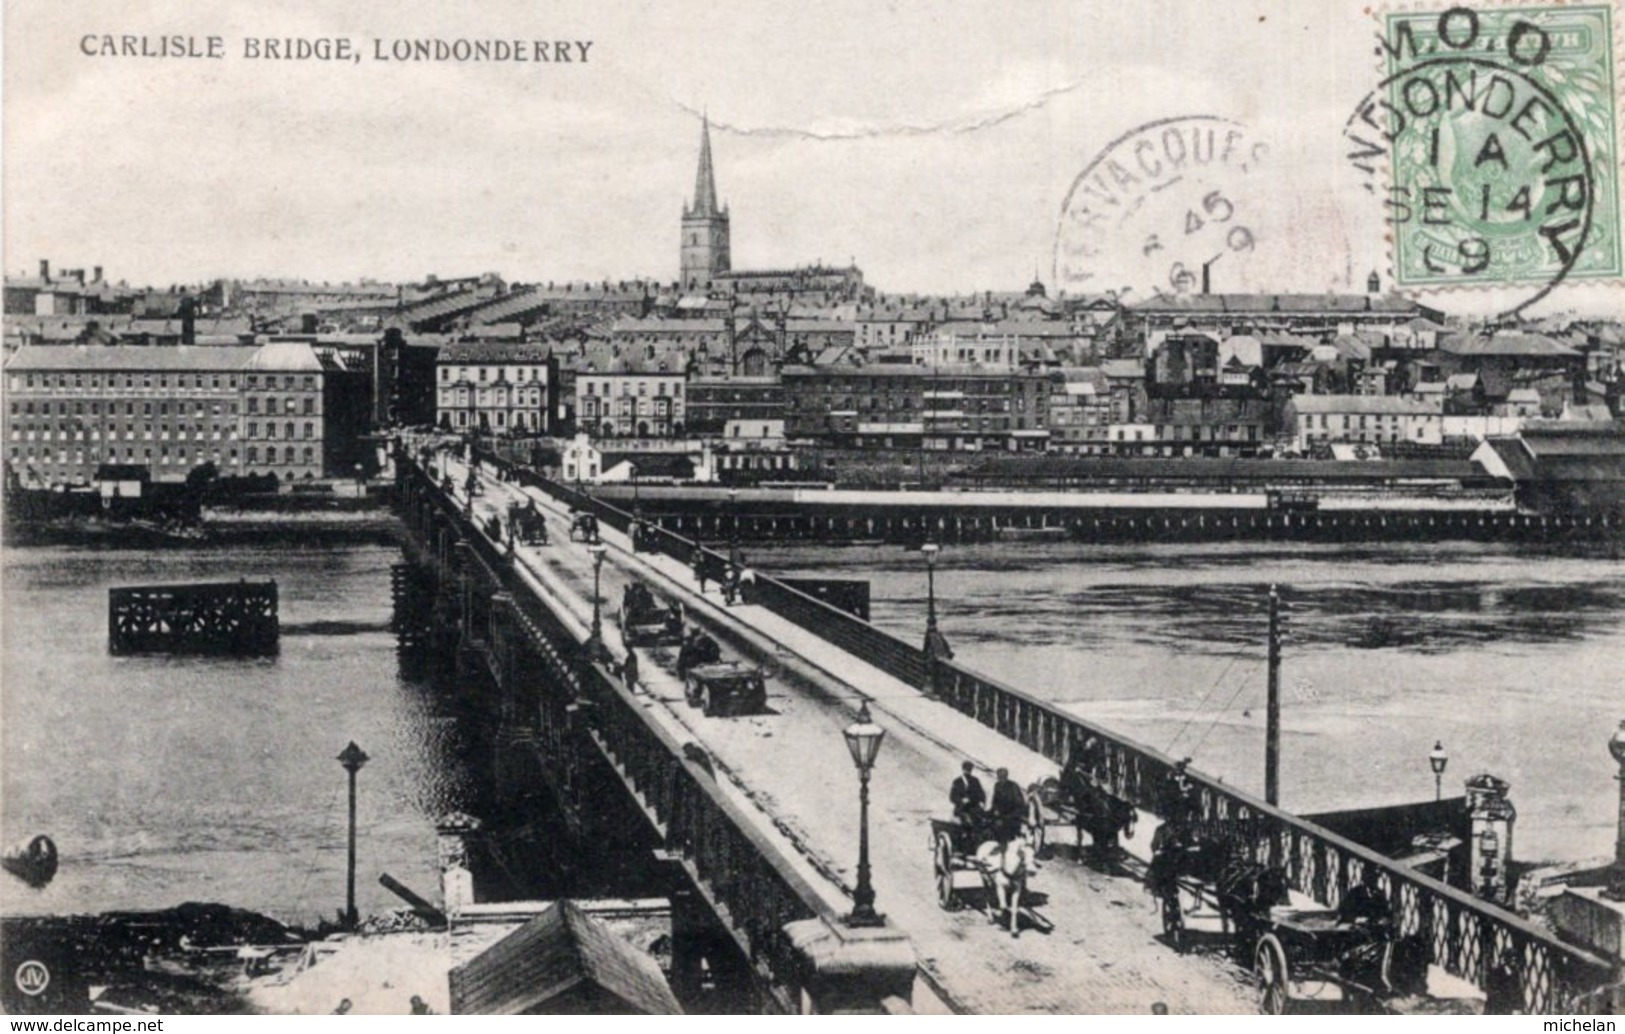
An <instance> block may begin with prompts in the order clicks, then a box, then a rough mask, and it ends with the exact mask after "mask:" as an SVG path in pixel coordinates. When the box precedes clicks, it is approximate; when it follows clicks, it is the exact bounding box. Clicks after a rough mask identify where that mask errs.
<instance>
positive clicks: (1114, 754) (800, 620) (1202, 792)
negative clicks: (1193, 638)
mask: <svg viewBox="0 0 1625 1034" xmlns="http://www.w3.org/2000/svg"><path fill="white" fill-rule="evenodd" d="M518 476H520V477H521V479H522V480H524V482H525V483H526V484H530V485H532V486H534V487H536V488H539V489H541V490H542V491H545V492H547V493H549V494H550V495H552V496H554V497H555V498H557V499H560V500H561V501H564V502H566V503H568V504H569V505H571V506H573V507H574V508H576V509H577V510H581V511H583V512H589V513H592V514H593V515H594V516H596V517H597V518H598V519H599V520H601V521H603V522H604V523H606V524H609V525H610V526H612V527H615V528H617V529H620V530H625V529H626V528H628V527H629V526H630V525H631V523H632V519H633V518H632V515H631V514H629V513H627V512H626V511H624V510H621V509H619V508H618V507H615V506H613V505H611V504H609V503H606V502H604V501H602V500H599V499H596V498H593V497H592V496H590V495H587V494H585V493H579V492H576V491H574V490H572V489H571V488H569V487H568V486H566V485H562V484H559V483H557V482H554V481H549V480H547V479H545V478H542V477H539V476H537V475H535V474H534V473H533V472H529V471H524V470H523V469H522V468H521V469H520V470H519V472H518ZM721 523H722V522H720V521H719V526H720V525H721ZM645 527H646V528H650V529H652V530H651V531H647V532H645V536H644V541H645V542H646V543H647V544H648V547H649V548H652V549H657V550H658V551H660V552H662V553H666V554H668V555H670V556H675V557H679V558H688V557H690V556H692V554H693V552H694V550H695V549H696V548H697V547H696V544H695V543H694V542H692V541H690V540H688V539H685V538H683V537H681V536H679V535H676V534H673V533H671V532H669V531H666V530H665V529H661V528H658V527H655V526H654V525H653V524H652V523H651V522H649V521H648V520H645ZM703 552H704V554H705V555H706V557H707V563H708V564H709V565H710V566H711V568H712V569H714V570H715V571H717V572H720V571H721V570H723V569H725V567H726V564H727V559H726V557H722V556H720V555H718V554H716V553H714V552H711V551H703ZM755 592H756V599H757V602H759V603H760V604H761V605H763V606H765V607H767V608H768V609H770V610H772V611H773V612H775V613H777V614H778V615H780V616H781V617H783V618H785V619H786V620H789V621H793V622H795V623H796V624H797V625H800V626H801V627H803V628H805V629H807V630H808V631H810V632H812V633H814V634H816V635H818V636H820V637H821V638H823V639H825V640H826V641H828V642H830V643H833V644H834V645H836V646H839V647H840V648H842V649H843V650H847V651H849V652H851V653H852V654H853V655H855V656H857V657H859V658H860V659H862V660H864V661H865V662H867V663H869V664H871V665H873V666H874V667H876V668H878V669H879V670H881V671H883V672H885V673H886V674H888V675H891V676H893V677H895V678H898V679H900V680H902V681H904V682H907V683H909V684H910V685H923V684H924V676H925V674H926V672H927V668H928V665H930V664H934V665H935V667H934V669H933V671H932V674H933V679H932V681H931V684H932V686H933V687H934V690H935V692H936V694H937V695H938V696H939V698H940V699H941V700H942V701H943V702H944V703H945V704H947V705H948V706H949V707H952V708H953V709H954V710H956V711H959V712H960V713H962V714H965V715H968V716H969V717H971V718H974V719H975V720H976V721H977V722H979V723H981V724H982V725H985V726H987V727H988V728H990V729H992V730H994V731H995V732H998V733H999V734H1000V735H1002V736H1005V737H1007V738H1008V739H1011V740H1014V741H1016V742H1017V743H1020V744H1021V745H1022V746H1024V747H1026V748H1028V749H1029V750H1032V751H1035V752H1037V753H1039V754H1042V755H1043V756H1044V757H1046V758H1048V759H1049V760H1050V761H1053V762H1055V763H1056V764H1057V765H1060V764H1064V763H1065V762H1066V760H1067V758H1068V757H1069V756H1070V754H1071V753H1072V752H1073V751H1083V750H1085V749H1086V745H1088V747H1087V750H1088V756H1089V757H1090V758H1091V762H1090V764H1091V767H1092V768H1094V769H1095V771H1096V775H1097V776H1098V777H1099V778H1100V779H1101V780H1102V781H1103V784H1104V785H1105V786H1107V787H1108V788H1109V789H1110V790H1111V791H1112V792H1113V793H1114V794H1116V795H1118V796H1120V797H1122V798H1124V799H1125V800H1128V801H1129V802H1131V803H1132V804H1134V805H1135V806H1136V807H1138V808H1141V809H1144V810H1146V811H1150V812H1152V813H1155V812H1156V809H1157V808H1158V806H1159V804H1160V803H1161V800H1162V795H1163V794H1164V793H1165V792H1166V788H1167V786H1168V785H1169V784H1170V783H1171V782H1172V780H1173V778H1174V763H1175V759H1173V758H1171V757H1169V756H1168V755H1166V754H1163V753H1161V752H1160V751H1157V750H1154V749H1152V748H1150V747H1146V746H1144V745H1141V744H1138V743H1135V742H1134V741H1132V740H1129V739H1127V738H1125V737H1123V736H1120V735H1119V734H1117V733H1114V732H1111V731H1109V730H1107V729H1105V728H1103V727H1101V726H1098V725H1095V724H1093V723H1091V722H1087V721H1084V720H1083V719H1081V718H1078V717H1076V716H1074V715H1071V714H1068V713H1066V712H1064V711H1062V710H1060V709H1059V708H1058V707H1056V705H1054V704H1052V703H1049V702H1047V701H1044V700H1040V699H1037V698H1036V697H1033V696H1031V695H1029V694H1028V693H1026V692H1024V691H1022V690H1019V689H1016V688H1015V687H1013V686H1008V685H1005V684H1004V683H1002V682H999V681H997V680H994V679H991V678H988V677H987V676H985V675H982V674H980V673H977V672H975V671H972V670H971V669H969V668H966V667H964V666H963V665H962V664H958V663H955V662H953V661H945V660H940V659H939V660H936V661H928V660H927V658H926V655H925V653H924V650H923V649H922V648H921V647H917V646H915V645H914V644H912V643H909V642H906V641H904V640H902V639H900V638H898V637H897V636H894V635H892V634H891V633H889V632H886V631H885V630H883V629H880V628H876V627H875V626H874V625H872V624H870V623H869V622H866V621H862V620H861V619H859V618H856V617H854V616H853V615H851V614H847V613H845V612H843V611H839V610H836V609H835V608H833V607H830V606H828V605H827V604H825V603H823V602H822V601H820V600H817V599H814V598H813V597H811V596H808V595H806V594H805V593H801V592H798V591H797V590H795V589H792V588H790V587H789V586H787V585H784V584H783V583H782V582H779V581H777V580H775V579H773V578H770V577H765V576H763V575H762V574H761V573H760V572H757V573H756V585H755ZM1091 741H1092V742H1091ZM1187 776H1188V778H1189V779H1190V781H1191V782H1192V783H1193V785H1194V786H1195V788H1196V795H1197V799H1198V802H1199V815H1198V818H1199V819H1200V820H1201V821H1204V822H1221V823H1226V824H1229V825H1231V826H1233V827H1234V828H1238V829H1245V830H1247V831H1248V835H1249V837H1250V838H1251V840H1252V846H1253V850H1254V852H1255V855H1256V857H1257V859H1258V860H1259V861H1268V862H1271V863H1272V864H1278V865H1280V866H1282V867H1283V868H1284V870H1285V872H1286V875H1287V878H1288V880H1289V881H1290V883H1291V885H1292V887H1293V888H1294V889H1296V890H1297V891H1299V892H1301V893H1303V894H1306V895H1308V896H1309V897H1312V898H1314V899H1315V900H1316V901H1318V902H1321V903H1322V904H1324V905H1326V906H1328V907H1336V906H1337V904H1338V903H1339V902H1340V901H1341V900H1342V898H1343V895H1344V894H1345V893H1346V892H1347V891H1349V890H1350V889H1352V888H1353V887H1355V886H1357V885H1358V884H1359V883H1360V882H1361V878H1362V873H1363V871H1364V870H1365V869H1366V868H1368V867H1374V868H1376V869H1378V870H1379V871H1380V872H1381V873H1382V874H1383V875H1382V882H1383V884H1384V885H1385V887H1386V889H1387V892H1388V897H1389V900H1390V902H1391V903H1392V906H1393V908H1394V913H1395V919H1396V921H1397V925H1398V932H1399V935H1400V936H1411V935H1420V936H1421V938H1422V939H1423V940H1424V941H1425V943H1426V944H1427V947H1428V950H1429V953H1430V958H1429V961H1430V962H1432V963H1434V964H1435V965H1438V966H1439V967H1441V968H1442V969H1444V970H1445V971H1446V972H1448V973H1450V974H1451V975H1452V976H1455V977H1458V978H1461V979H1464V980H1467V981H1469V982H1471V983H1473V984H1475V985H1477V986H1478V987H1480V988H1486V987H1489V986H1490V985H1491V984H1492V983H1497V982H1505V983H1507V984H1509V985H1511V986H1515V987H1516V988H1517V991H1518V996H1519V999H1520V1001H1519V1003H1518V1004H1519V1006H1521V1009H1522V1011H1524V1012H1529V1013H1553V1012H1564V1011H1580V1010H1582V1009H1585V1008H1586V1007H1587V1003H1588V1002H1591V1001H1593V1000H1594V998H1592V997H1590V996H1591V995H1592V993H1593V992H1594V991H1595V989H1596V988H1598V987H1599V986H1601V985H1603V984H1606V983H1607V982H1608V981H1609V980H1610V979H1611V975H1612V974H1611V967H1610V965H1609V963H1608V962H1607V961H1606V960H1605V959H1603V958H1601V957H1599V956H1596V955H1593V954H1591V953H1589V952H1587V951H1584V950H1582V949H1580V948H1577V947H1575V946H1573V945H1569V944H1566V943H1564V942H1563V941H1561V940H1559V939H1557V938H1556V937H1554V936H1552V935H1551V934H1550V933H1548V932H1546V931H1545V930H1542V929H1540V928H1539V927H1537V926H1535V925H1533V924H1532V923H1529V922H1528V921H1526V920H1524V919H1522V918H1520V917H1519V916H1517V915H1515V914H1513V913H1512V912H1509V911H1507V910H1506V909H1503V908H1500V907H1499V906H1497V905H1495V904H1492V903H1490V902H1488V901H1484V900H1482V899H1480V898H1476V897H1474V896H1472V895H1471V894H1468V893H1466V892H1464V891H1461V890H1458V889H1457V888H1455V887H1451V886H1449V885H1447V884H1445V883H1442V882H1440V881H1438V880H1435V879H1432V878H1431V877H1428V876H1424V875H1421V874H1420V873H1417V872H1416V871H1414V870H1412V869H1409V868H1407V867H1405V866H1402V865H1399V864H1398V863H1396V862H1394V861H1393V860H1392V859H1390V858H1387V857H1386V856H1383V855H1380V854H1378V853H1377V852H1375V851H1372V850H1369V849H1368V848H1365V847H1362V846H1361V845H1359V844H1356V843H1354V842H1353V841H1351V840H1348V839H1346V838H1344V837H1341V836H1338V835H1337V834H1336V833H1333V832H1332V831H1330V830H1328V829H1324V828H1322V827H1320V826H1317V825H1315V824H1314V823H1311V822H1308V821H1305V820H1304V819H1302V818H1299V817H1298V816H1295V815H1292V814H1289V813H1287V812H1285V811H1282V810H1280V809H1279V808H1275V807H1272V806H1270V805H1269V804H1266V803H1265V802H1264V801H1262V800H1260V799H1258V798H1256V797H1253V796H1251V795H1250V794H1246V793H1243V792H1241V791H1239V790H1237V789H1235V788H1234V787H1230V786H1226V785H1224V784H1222V783H1220V782H1219V781H1218V780H1216V779H1214V778H1212V777H1210V776H1205V775H1203V774H1201V773H1200V772H1196V771H1193V770H1187Z"/></svg>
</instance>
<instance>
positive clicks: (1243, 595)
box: [750, 543, 1625, 860]
mask: <svg viewBox="0 0 1625 1034" xmlns="http://www.w3.org/2000/svg"><path fill="white" fill-rule="evenodd" d="M750 559H751V562H752V563H753V564H755V565H757V566H758V567H760V568H761V569H763V570H765V571H769V572H773V573H781V574H792V575H801V576H806V577H820V576H823V577H850V578H866V579H869V580H870V581H871V600H872V619H873V620H874V621H875V622H876V623H877V624H879V625H880V626H882V627H884V628H886V629H888V630H890V631H892V632H895V633H897V634H899V635H902V636H904V637H906V638H908V639H910V640H913V641H918V638H919V637H920V636H921V635H922V633H923V629H924V615H925V606H926V575H925V565H924V559H923V557H922V556H921V554H919V553H918V552H905V551H904V550H902V549H901V548H898V547H853V548H848V549H840V550H830V549H813V548H778V549H772V550H765V549H756V550H752V551H751V555H750ZM1272 582H1273V583H1278V584H1279V585H1280V586H1281V593H1282V596H1283V599H1284V600H1285V601H1286V602H1287V604H1288V606H1287V608H1286V611H1285V613H1286V616H1287V630H1288V636H1287V639H1286V641H1285V644H1284V648H1283V667H1282V697H1283V718H1282V726H1283V733H1282V777H1281V784H1282V785H1281V800H1282V804H1283V805H1284V806H1285V807H1287V808H1288V809H1289V810H1293V811H1298V812H1313V811H1320V810H1335V809H1341V808H1350V807H1361V806H1367V805H1379V804H1394V803H1400V802H1405V801H1415V800H1424V799H1430V798H1431V795H1432V794H1433V793H1434V781H1433V774H1432V770H1431V769H1430V768H1429V766H1428V761H1427V755H1428V753H1429V751H1430V750H1431V749H1432V747H1433V744H1434V742H1435V741H1436V740H1437V741H1442V742H1443V744H1444V746H1445V749H1446V752H1447V753H1448V754H1449V757H1450V761H1449V766H1448V768H1447V770H1446V778H1445V784H1444V786H1445V792H1446V794H1452V793H1454V794H1458V795H1459V794H1460V793H1461V792H1462V790H1461V785H1462V781H1463V780H1464V779H1465V778H1467V777H1469V776H1471V775H1474V774H1477V773H1482V772H1488V773H1491V774H1494V775H1496V776H1499V777H1500V778H1502V779H1505V780H1507V781H1508V782H1509V783H1510V784H1511V796H1512V801H1513V803H1514V804H1515V805H1516V807H1517V809H1518V822H1517V826H1516V829H1515V841H1514V849H1515V851H1516V857H1518V858H1520V859H1524V860H1540V859H1565V860H1578V859H1583V858H1591V857H1595V856H1605V855H1608V854H1611V852H1612V847H1613V839H1614V823H1615V814H1616V812H1615V806H1616V801H1617V797H1616V794H1617V793H1618V787H1617V784H1616V783H1615V782H1614V778H1613V776H1614V773H1615V771H1616V770H1615V767H1614V763H1613V761H1612V759H1611V758H1610V757H1609V754H1608V751H1607V746H1606V743H1607V740H1608V737H1609V736H1610V735H1611V734H1612V732H1613V730H1614V729H1615V728H1616V727H1617V725H1618V723H1619V721H1620V720H1621V719H1625V563H1621V562H1619V561H1618V560H1617V559H1613V558H1611V557H1609V556H1606V555H1601V556H1583V555H1582V556H1551V555H1541V554H1536V553H1528V552H1520V551H1518V550H1514V549H1512V548H1507V547H1497V546H1486V545H1477V544H1421V545H1406V546H1392V547H1381V548H1373V547H1367V546H1363V545H1362V546H1358V547H1354V548H1348V547H1323V546H1314V545H1271V544H1265V543H1245V544H1224V545H1188V546H1160V545H1159V546H1112V547H1106V546H1085V545H1080V544H1071V543H1067V544H1035V543H1009V544H1001V545H989V546H965V547H947V548H944V549H943V551H942V552H941V554H939V558H938V562H937V573H936V587H937V598H938V603H939V620H940V625H941V628H942V629H943V631H944V633H945V634H946V636H947V638H948V640H949V642H950V644H951V645H952V646H953V648H954V650H955V651H956V656H957V659H958V660H960V661H962V662H964V663H966V664H967V665H968V666H970V667H971V668H974V669H976V670H978V671H981V672H983V673H986V674H988V675H991V676H993V677H995V678H997V679H1000V680H1001V681H1004V682H1006V683H1009V684H1011V685H1015V686H1018V687H1021V688H1023V689H1026V690H1028V691H1030V692H1034V693H1036V694H1038V695H1040V696H1042V697H1044V698H1046V699H1049V700H1053V701H1055V702H1057V703H1059V704H1061V705H1063V706H1064V707H1066V708H1067V709H1068V710H1070V711H1072V712H1074V713H1076V714H1078V715H1079V716H1082V717H1086V718H1089V719H1092V720H1095V721H1098V722H1100V723H1102V724H1104V725H1105V726H1106V727H1107V728H1109V729H1112V730H1114V731H1116V732H1119V733H1121V734H1122V735H1125V736H1127V737H1128V738H1130V739H1133V740H1136V741H1138V742H1140V743H1142V744H1145V745H1147V746H1151V747H1154V748H1156V749H1158V750H1162V751H1166V752H1169V753H1171V754H1173V755H1174V756H1176V757H1178V756H1190V757H1193V758H1194V761H1193V765H1194V766H1195V767H1196V768H1198V769H1200V770H1202V771H1205V772H1208V773H1211V774H1214V775H1217V776H1220V777H1222V778H1223V779H1225V780H1226V781H1227V782H1230V783H1232V784H1234V785H1237V786H1239V787H1241V788H1243V789H1245V790H1249V791H1252V792H1255V793H1259V794H1261V793H1262V790H1263V768H1264V760H1263V758H1264V746H1263V744H1264V711H1265V697H1266V668H1265V660H1264V653H1265V651H1264V640H1265V634H1266V628H1267V621H1266V594H1267V591H1268V586H1269V584H1270V583H1272ZM984 760H986V761H990V762H992V761H996V760H997V759H984ZM1015 774H1016V775H1018V776H1019V775H1020V773H1015Z"/></svg>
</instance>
